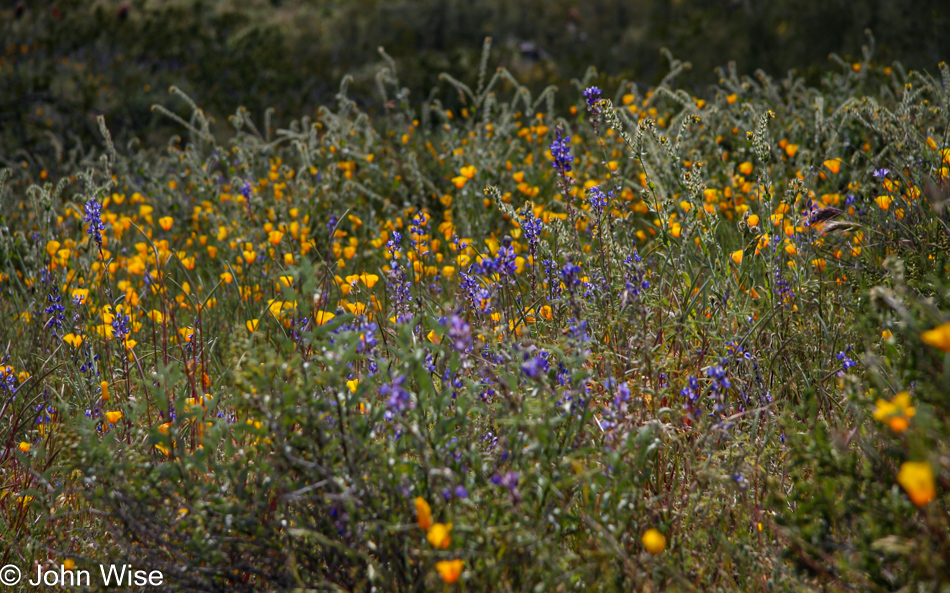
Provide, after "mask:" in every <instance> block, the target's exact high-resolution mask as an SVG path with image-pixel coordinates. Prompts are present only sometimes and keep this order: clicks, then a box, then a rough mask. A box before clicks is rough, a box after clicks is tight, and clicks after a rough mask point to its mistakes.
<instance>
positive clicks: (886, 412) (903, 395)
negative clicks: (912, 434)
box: [874, 391, 917, 432]
mask: <svg viewBox="0 0 950 593" xmlns="http://www.w3.org/2000/svg"><path fill="white" fill-rule="evenodd" d="M874 406H875V407H874V419H875V420H877V421H879V422H883V423H884V424H887V425H888V426H890V427H891V430H893V431H894V432H904V431H905V430H907V427H908V426H910V419H911V418H913V417H914V414H915V413H916V412H917V410H916V409H915V408H914V407H913V406H911V405H910V394H909V393H907V392H906V391H901V392H900V393H898V394H897V395H895V396H894V399H893V400H891V401H887V400H884V399H879V400H877V402H875V404H874Z"/></svg>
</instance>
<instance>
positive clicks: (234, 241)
mask: <svg viewBox="0 0 950 593" xmlns="http://www.w3.org/2000/svg"><path fill="white" fill-rule="evenodd" d="M383 55H384V58H385V54H383ZM667 57H668V61H667V62H666V65H667V66H668V71H669V73H668V75H667V76H666V77H665V78H664V79H663V80H662V81H661V82H660V83H659V84H658V85H656V86H654V87H651V88H649V89H646V88H642V87H639V86H637V85H635V84H632V83H628V82H625V81H619V80H613V79H609V80H608V79H605V78H603V77H600V78H598V77H597V74H596V72H595V71H594V70H593V69H592V70H590V71H588V72H587V74H586V75H585V76H584V77H582V78H580V79H578V80H576V81H575V84H574V86H573V87H571V88H563V87H562V88H558V89H554V88H548V89H547V90H545V91H543V92H541V93H532V92H531V91H529V89H528V88H527V87H524V86H521V84H519V82H518V79H517V77H516V76H514V75H513V74H511V73H510V72H509V71H508V70H505V69H497V68H496V67H495V66H494V65H493V63H492V60H491V52H490V41H487V42H486V44H485V48H484V52H483V54H482V59H481V63H480V67H479V68H478V69H476V70H475V71H473V72H472V74H471V76H470V79H464V80H460V79H457V78H455V77H452V76H449V75H446V76H443V77H442V78H441V80H440V81H439V86H438V87H437V91H438V92H433V94H432V95H430V96H429V97H428V98H426V97H418V96H416V95H410V93H409V92H408V91H407V90H406V88H404V87H403V86H402V85H401V84H400V82H399V72H397V67H396V64H395V62H392V61H388V59H386V60H384V62H383V64H384V66H383V67H382V68H381V69H379V70H378V72H377V73H376V75H375V80H376V83H377V91H376V97H375V98H374V101H375V103H374V105H373V106H372V109H368V108H366V107H365V106H362V105H360V104H359V103H357V102H355V101H353V100H352V99H351V98H350V97H349V94H348V84H349V80H350V79H349V78H344V79H343V81H342V84H341V85H340V88H339V92H338V94H337V96H336V100H335V101H334V102H332V103H331V104H329V105H324V106H321V107H319V109H318V110H317V111H316V112H315V115H309V116H302V117H301V118H300V119H297V120H293V121H291V120H288V121H276V120H274V119H273V118H272V117H271V116H270V114H263V113H251V112H249V111H247V110H238V111H237V112H235V113H233V114H231V115H226V114H224V115H221V114H219V115H218V116H217V117H216V118H213V117H212V116H211V115H209V114H207V113H205V112H204V111H203V110H202V109H201V107H200V106H201V103H202V97H200V96H188V95H186V94H185V93H183V92H182V91H180V90H178V89H177V88H174V87H173V88H171V90H170V91H169V93H167V94H166V93H165V89H162V92H161V93H155V94H156V95H160V98H159V99H158V100H157V104H156V107H154V109H153V111H154V113H155V114H156V117H158V118H161V119H163V121H165V122H166V123H169V124H172V125H175V126H177V130H178V134H179V135H178V136H176V137H172V138H170V139H168V140H167V142H164V143H162V142H151V141H149V142H141V141H140V142H128V143H115V142H113V140H112V137H113V134H118V133H119V132H120V131H119V130H115V129H113V128H112V126H111V124H110V121H108V119H107V118H100V119H99V121H98V127H97V128H96V133H97V134H99V136H100V138H101V139H102V143H103V146H104V147H105V148H104V149H102V150H99V149H96V148H91V149H90V148H88V147H86V148H82V147H78V148H75V149H69V145H68V144H66V145H65V146H66V148H64V149H63V150H62V151H61V153H60V155H59V156H60V158H59V159H58V160H55V162H54V161H53V160H51V161H50V162H44V161H42V160H35V159H34V160H28V159H24V160H23V162H22V163H20V162H19V161H17V164H16V165H15V166H11V167H7V168H5V169H3V170H2V171H0V180H2V182H0V319H2V323H0V437H2V443H0V565H9V564H12V565H15V566H18V567H20V569H22V570H23V572H24V573H25V574H31V573H35V571H36V569H35V566H36V565H37V564H40V565H41V566H44V567H49V568H50V570H52V569H53V568H54V567H60V566H64V567H65V568H66V570H78V569H81V568H88V567H91V566H95V565H98V564H103V563H110V562H111V563H127V564H131V565H133V566H135V567H139V568H144V569H148V570H160V571H161V572H162V573H163V575H164V585H163V586H162V588H163V590H169V591H209V592H210V591H272V590H281V591H285V590H286V591H289V590H296V591H381V592H382V591H426V590H446V591H449V590H459V591H493V592H497V591H512V592H514V591H632V590H643V591H661V590H670V591H849V590H859V591H897V590H902V591H947V590H948V588H950V537H948V534H950V515H948V511H950V495H948V491H950V415H948V403H950V254H948V252H950V227H948V224H950V215H948V212H947V207H948V200H950V181H948V177H950V68H948V66H947V65H946V64H942V63H941V64H939V65H937V64H934V66H933V68H932V69H931V70H932V72H928V71H912V72H908V71H905V70H904V69H903V68H902V67H901V65H900V64H898V63H893V64H890V65H888V64H880V63H876V62H874V60H873V55H872V54H871V52H870V51H867V52H866V53H865V54H864V56H863V57H862V58H861V59H859V60H857V61H854V62H853V63H852V62H845V61H843V60H840V59H839V60H832V61H831V62H829V65H828V66H827V68H826V70H825V72H824V73H823V74H822V76H821V83H820V84H819V85H817V86H810V85H807V84H805V83H804V81H803V80H802V79H799V78H796V77H795V76H794V75H789V76H788V77H787V78H781V79H779V78H771V77H769V76H768V75H766V74H764V73H761V72H760V73H759V74H758V75H757V76H755V77H743V76H739V75H738V74H737V73H736V72H735V70H732V69H730V68H728V67H727V68H724V69H722V70H720V71H719V73H718V74H719V80H718V83H717V84H715V85H714V86H712V87H710V88H709V89H708V90H706V91H704V92H703V93H700V96H694V94H691V93H688V92H686V91H685V90H683V89H681V88H679V87H678V86H677V79H678V77H679V75H680V74H681V73H682V71H683V69H684V68H685V67H686V64H684V63H683V62H680V61H678V60H676V59H674V58H673V57H671V56H667ZM578 74H582V73H578ZM605 80H606V82H605ZM450 103H451V106H450V105H449V104H450ZM182 106H185V107H184V108H183V107H182ZM562 106H563V108H562ZM12 158H13V156H11V159H12ZM14 160H15V159H14ZM22 586H25V585H22ZM23 590H28V588H26V589H23Z"/></svg>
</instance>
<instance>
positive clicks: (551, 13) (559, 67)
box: [0, 0, 950, 169]
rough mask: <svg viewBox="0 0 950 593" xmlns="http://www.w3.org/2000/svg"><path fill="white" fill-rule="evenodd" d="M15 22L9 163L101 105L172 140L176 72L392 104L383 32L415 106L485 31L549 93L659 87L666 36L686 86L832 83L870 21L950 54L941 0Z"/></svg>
mask: <svg viewBox="0 0 950 593" xmlns="http://www.w3.org/2000/svg"><path fill="white" fill-rule="evenodd" d="M0 23H2V24H0V36H2V38H3V39H4V44H3V45H4V47H3V48H2V53H3V55H2V57H0V129H2V130H3V132H2V133H0V158H2V159H3V161H2V163H0V164H3V165H7V166H9V165H12V164H17V165H22V163H23V162H30V164H32V165H40V166H43V167H47V168H51V169H55V168H57V167H56V163H57V162H62V161H63V160H64V152H67V153H68V151H69V150H70V149H72V150H76V149H77V148H79V147H82V146H85V147H87V148H88V146H89V143H99V142H101V137H100V136H99V135H98V133H97V132H96V126H95V117H96V116H97V115H99V114H104V115H105V116H106V118H107V121H108V122H109V126H110V128H111V129H113V130H114V131H115V133H117V134H118V136H119V138H118V139H119V140H120V141H127V140H128V139H129V138H131V137H138V138H142V139H146V138H149V139H152V140H158V141H164V139H166V138H167V137H168V136H169V135H170V134H171V133H173V130H174V129H175V128H171V127H163V126H167V125H168V124H170V122H169V121H168V120H167V119H161V118H156V117H155V116H154V114H153V113H152V111H151V105H152V104H154V103H158V102H161V103H166V104H167V99H168V94H167V91H168V87H169V86H170V85H176V86H178V87H180V88H181V89H182V90H184V91H185V92H186V93H188V94H189V95H191V96H192V97H194V98H195V100H196V101H197V102H198V103H199V104H201V105H202V106H203V107H204V108H205V109H206V110H207V111H208V112H210V114H211V115H213V116H217V118H218V123H219V124H224V123H225V122H224V121H223V119H224V117H226V116H227V115H229V114H231V113H233V112H234V111H235V109H236V108H237V107H238V106H242V105H243V106H245V107H247V108H248V109H249V110H250V112H251V114H252V116H253V117H255V118H257V119H258V120H261V119H262V114H263V112H264V110H265V109H266V108H268V107H273V108H274V110H275V111H274V117H275V121H276V122H286V121H287V120H288V119H290V118H296V117H300V116H303V115H310V114H312V113H313V110H314V109H315V106H317V105H319V104H321V103H326V102H328V101H331V100H332V98H333V95H334V94H335V93H336V92H337V89H338V88H339V84H340V80H341V78H342V77H343V76H344V75H345V74H351V75H353V77H354V82H353V85H352V86H351V87H350V91H349V92H350V96H351V97H353V98H355V100H357V101H358V102H360V103H363V104H364V106H365V107H366V108H369V109H372V108H373V106H374V105H375V106H376V107H378V106H379V104H380V102H379V101H378V96H376V95H375V88H376V87H375V80H374V76H375V73H376V72H377V70H378V66H379V63H380V61H381V60H382V58H381V56H380V54H379V52H378V48H379V47H381V46H382V47H384V48H385V50H386V51H387V52H388V53H389V54H390V55H391V56H392V57H393V58H394V59H395V60H396V63H397V64H398V67H399V78H400V80H401V81H402V83H403V84H405V85H406V86H407V87H408V88H409V90H410V91H411V92H412V94H411V96H410V100H411V102H413V103H414V104H418V102H419V101H422V100H423V99H424V98H425V97H427V96H429V94H430V92H431V91H432V89H433V88H439V93H440V94H439V99H440V100H441V101H442V102H443V103H444V104H449V105H451V104H452V101H453V99H454V98H455V97H454V93H453V92H452V89H451V87H449V86H448V85H447V84H444V83H442V84H441V87H440V81H439V78H438V76H439V74H440V73H442V72H447V73H450V74H452V75H453V76H456V77H459V78H461V79H462V80H464V81H466V82H469V83H471V82H473V81H470V80H468V79H469V78H471V77H472V73H473V72H477V70H478V64H477V62H478V57H479V53H480V51H481V46H482V42H483V40H484V38H485V36H491V37H492V38H493V40H494V45H493V47H494V49H493V54H492V63H493V64H496V65H499V66H503V67H506V68H508V69H509V70H511V71H512V72H513V73H514V74H515V76H516V77H518V79H519V80H520V81H522V82H523V83H525V84H527V85H528V86H529V87H533V88H535V89H540V88H542V87H544V86H546V85H549V84H555V85H558V86H559V87H560V88H565V87H568V86H570V81H571V79H573V78H579V77H581V76H582V75H583V74H584V72H585V70H586V69H587V67H588V66H590V65H593V66H595V67H596V68H597V69H598V71H599V72H600V73H602V75H603V76H604V77H610V78H612V79H613V80H612V81H611V80H607V79H606V78H605V79H603V80H602V81H600V82H601V83H602V84H604V85H606V86H608V88H610V83H611V82H614V83H617V82H619V81H620V80H622V79H629V80H632V81H636V82H639V83H644V84H655V83H656V82H657V81H658V80H659V79H660V77H661V76H662V75H663V74H664V72H665V64H664V62H663V60H661V59H659V52H660V49H661V48H663V47H667V48H669V49H670V50H671V51H672V52H673V54H674V55H675V56H676V57H677V58H679V59H682V60H686V61H689V62H690V63H691V64H692V69H691V70H690V71H689V72H687V73H686V76H685V77H683V78H681V79H680V85H681V86H683V87H686V88H690V87H692V88H693V90H694V92H697V93H702V91H703V89H704V88H706V87H707V86H708V85H709V84H710V83H715V82H716V80H717V78H718V76H717V73H716V67H719V66H725V65H726V64H727V63H728V62H730V61H734V62H735V64H736V67H737V70H738V73H739V74H740V75H741V74H749V73H752V72H754V71H755V70H756V69H763V70H765V71H766V72H768V73H769V74H771V75H775V76H782V75H784V74H785V73H786V71H788V70H790V69H793V68H794V69H797V72H798V74H800V75H804V76H805V77H806V80H808V81H809V82H811V83H814V84H817V83H819V82H820V81H819V80H817V77H818V72H820V71H821V69H827V67H828V60H829V54H831V53H837V54H839V55H840V56H841V57H842V58H845V59H847V58H848V56H849V55H850V56H855V57H857V56H860V55H861V47H862V45H864V44H866V43H867V37H866V36H865V33H864V31H865V29H871V30H872V31H873V32H874V35H875V37H876V40H877V47H876V51H875V60H876V61H877V62H878V63H881V64H888V63H891V62H892V61H894V60H900V61H901V62H902V63H903V64H904V66H906V67H908V68H915V69H931V70H932V69H933V67H934V65H935V64H937V63H938V62H939V61H940V60H941V59H947V58H948V56H950V36H947V35H945V34H941V33H942V32H945V31H947V30H948V27H950V6H948V3H947V2H945V1H942V0H917V1H915V2H913V3H908V2H906V0H641V1H637V2H622V1H617V0H585V1H583V2H580V1H578V0H464V1H463V0H401V1H380V0H270V1H265V0H240V1H238V0H168V1H158V0H136V1H131V2H120V1H116V0H99V1H95V2H90V1H88V0H56V1H54V2H51V1H49V0H37V1H34V2H27V1H19V2H12V1H10V0H6V1H5V3H4V4H3V5H2V7H0ZM559 100H562V101H572V98H571V97H569V96H567V95H565V94H563V93H562V94H560V95H559ZM182 108H183V112H187V110H186V109H185V106H184V104H182ZM222 127H223V126H222ZM178 129H180V128H178ZM35 161H42V162H39V163H38V162H35Z"/></svg>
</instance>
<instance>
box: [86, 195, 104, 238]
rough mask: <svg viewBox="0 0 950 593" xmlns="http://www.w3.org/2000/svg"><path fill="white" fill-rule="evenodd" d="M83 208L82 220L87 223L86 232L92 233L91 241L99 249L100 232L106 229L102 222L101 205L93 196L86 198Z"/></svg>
mask: <svg viewBox="0 0 950 593" xmlns="http://www.w3.org/2000/svg"><path fill="white" fill-rule="evenodd" d="M83 210H84V212H85V216H83V219H82V220H83V222H85V223H88V224H89V229H88V230H87V231H86V233H87V234H89V235H92V239H93V241H95V242H96V245H97V246H98V247H99V248H100V249H101V248H102V232H103V231H104V230H106V226H105V224H103V223H102V205H101V204H99V202H98V201H97V200H96V199H95V198H89V199H88V200H86V205H85V207H84V208H83Z"/></svg>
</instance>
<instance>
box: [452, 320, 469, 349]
mask: <svg viewBox="0 0 950 593" xmlns="http://www.w3.org/2000/svg"><path fill="white" fill-rule="evenodd" d="M448 325H449V331H448V336H449V339H450V340H451V345H452V348H453V349H455V350H456V351H458V352H463V353H464V352H468V351H470V350H471V349H472V328H471V326H469V324H468V322H467V321H465V320H464V319H462V318H461V317H460V316H459V315H457V314H453V315H452V316H451V317H449V324H448Z"/></svg>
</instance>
